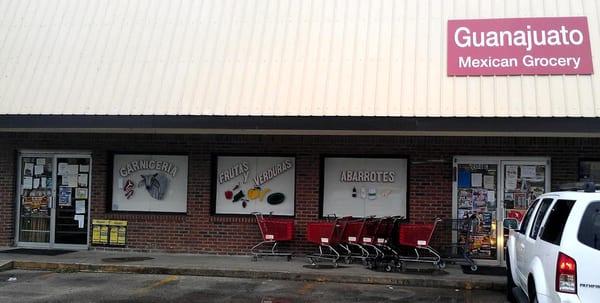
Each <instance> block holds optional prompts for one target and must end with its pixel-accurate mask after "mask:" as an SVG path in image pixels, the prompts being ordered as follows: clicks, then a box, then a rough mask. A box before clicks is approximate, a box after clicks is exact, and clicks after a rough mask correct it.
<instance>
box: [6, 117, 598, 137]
mask: <svg viewBox="0 0 600 303" xmlns="http://www.w3.org/2000/svg"><path fill="white" fill-rule="evenodd" d="M75 129H76V130H78V132H98V131H99V130H102V132H109V133H110V132H113V131H114V132H123V131H124V130H125V131H127V132H143V133H148V132H165V131H167V130H168V132H170V133H176V132H182V133H193V132H196V133H217V131H223V130H229V131H233V132H242V133H244V132H247V131H249V130H254V131H279V132H291V133H298V132H313V133H314V132H317V131H318V132H334V133H335V132H351V133H353V132H381V133H386V132H417V133H423V132H448V133H508V134H509V135H510V134H512V135H517V134H523V133H528V134H531V133H545V134H556V135H558V134H596V133H598V134H600V118H579V117H578V118H566V117H565V118H499V117H495V118H475V117H473V118H467V117H465V118H459V117H452V118H447V117H445V118H442V117H435V118H433V117H432V118H423V117H353V116H352V117H350V116H345V117H342V116H333V117H306V116H295V117H291V116H122V115H118V116H116V115H115V116H89V115H4V116H0V131H3V132H19V131H28V130H36V131H44V130H46V131H50V130H52V131H57V132H61V131H62V132H72V130H75Z"/></svg>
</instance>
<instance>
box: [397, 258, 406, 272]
mask: <svg viewBox="0 0 600 303" xmlns="http://www.w3.org/2000/svg"><path fill="white" fill-rule="evenodd" d="M397 267H398V269H400V271H402V272H405V271H406V264H404V262H402V261H400V262H398V265H397Z"/></svg>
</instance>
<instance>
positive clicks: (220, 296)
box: [0, 270, 505, 303]
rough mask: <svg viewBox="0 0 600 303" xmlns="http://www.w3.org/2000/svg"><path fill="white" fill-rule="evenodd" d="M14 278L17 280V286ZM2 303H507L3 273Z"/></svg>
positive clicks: (491, 298)
mask: <svg viewBox="0 0 600 303" xmlns="http://www.w3.org/2000/svg"><path fill="white" fill-rule="evenodd" d="M10 278H16V281H9V280H14V279H10ZM0 302H19V303H21V302H61V303H64V302H81V303H83V302H178V303H179V302H244V303H246V302H250V303H252V302H256V303H291V302H453V303H457V302H470V303H474V302H490V303H495V302H505V301H504V295H503V293H501V292H494V291H464V290H455V289H433V288H418V287H400V286H389V285H387V286H386V285H367V284H343V283H319V282H297V281H280V280H258V279H257V280H252V279H236V278H217V277H197V276H174V275H173V276H169V275H141V274H109V273H68V272H63V273H57V272H44V271H23V270H11V271H5V272H1V273H0Z"/></svg>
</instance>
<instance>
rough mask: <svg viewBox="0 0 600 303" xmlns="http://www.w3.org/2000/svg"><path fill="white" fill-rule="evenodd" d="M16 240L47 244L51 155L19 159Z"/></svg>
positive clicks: (50, 215) (51, 191) (51, 195)
mask: <svg viewBox="0 0 600 303" xmlns="http://www.w3.org/2000/svg"><path fill="white" fill-rule="evenodd" d="M19 170H20V172H19V180H20V183H19V185H20V186H19V193H18V195H17V196H18V199H19V202H18V205H19V213H18V218H17V224H18V227H19V228H18V231H19V232H18V241H19V242H22V243H24V244H28V243H30V244H32V246H40V247H47V246H49V244H50V240H51V227H52V223H53V202H54V157H52V156H48V155H24V156H21V157H20V161H19Z"/></svg>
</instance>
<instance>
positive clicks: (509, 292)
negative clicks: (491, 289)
mask: <svg viewBox="0 0 600 303" xmlns="http://www.w3.org/2000/svg"><path fill="white" fill-rule="evenodd" d="M515 287H516V285H515V280H513V276H512V271H511V268H510V256H509V255H508V252H507V253H506V299H507V300H508V301H509V302H516V298H515V296H514V294H513V292H512V291H513V288H515Z"/></svg>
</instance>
